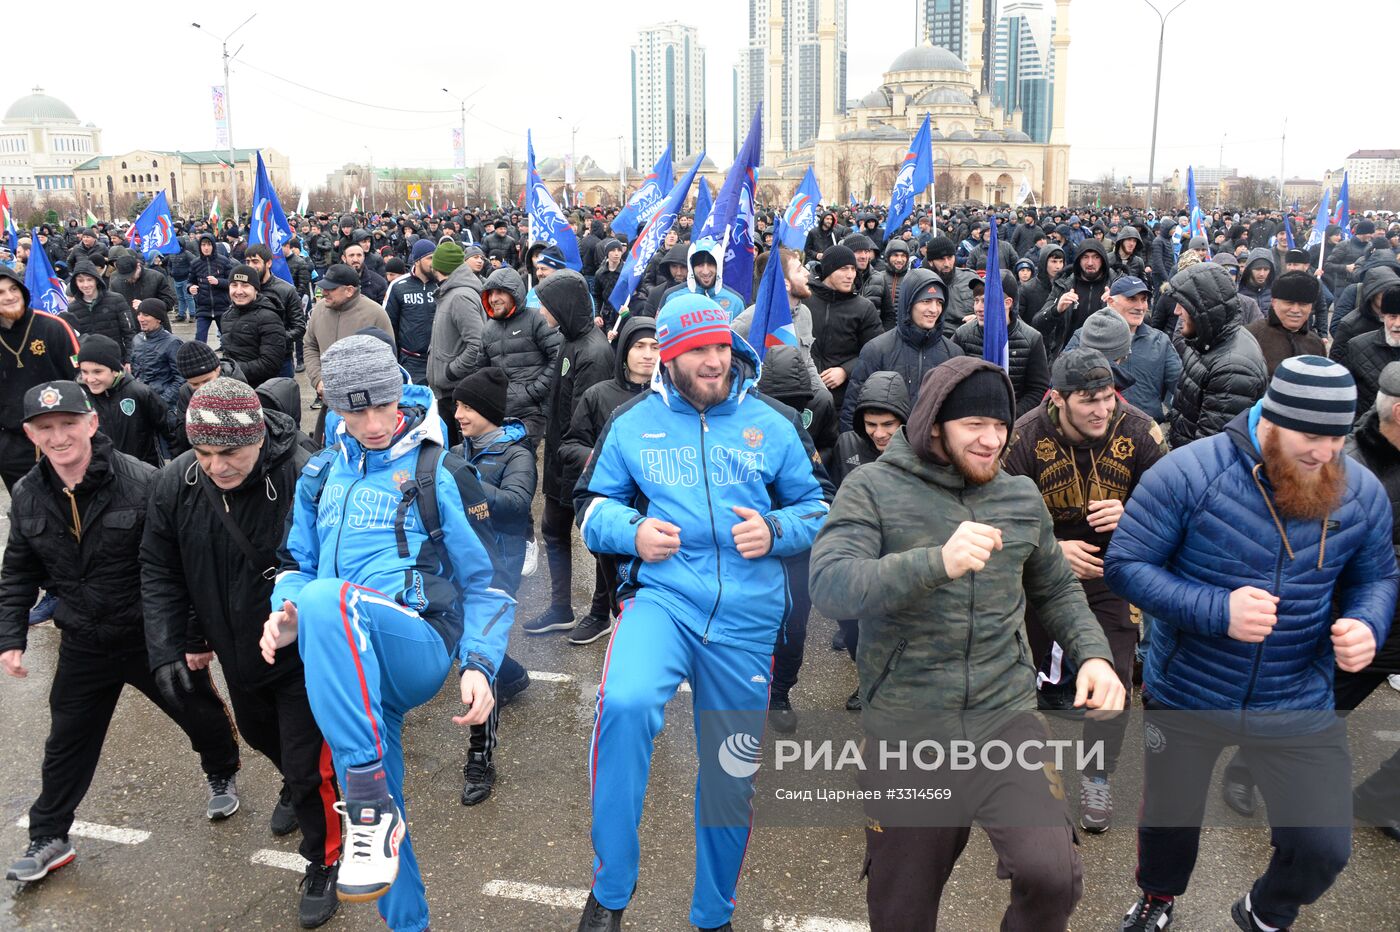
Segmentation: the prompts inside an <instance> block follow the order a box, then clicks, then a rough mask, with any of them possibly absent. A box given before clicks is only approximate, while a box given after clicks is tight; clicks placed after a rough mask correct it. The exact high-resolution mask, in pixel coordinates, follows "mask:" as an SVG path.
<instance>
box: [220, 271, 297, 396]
mask: <svg viewBox="0 0 1400 932" xmlns="http://www.w3.org/2000/svg"><path fill="white" fill-rule="evenodd" d="M220 343H221V344H222V345H221V346H220V349H221V350H222V351H223V354H224V358H226V359H232V360H233V361H234V362H236V363H238V364H239V365H240V366H242V367H243V374H244V376H245V378H246V379H247V381H248V384H249V385H251V386H253V387H254V388H257V387H258V386H259V385H261V384H262V383H264V382H266V381H267V380H268V379H270V378H272V377H273V376H274V375H276V374H277V373H278V371H279V370H281V368H282V362H283V360H285V359H286V358H287V329H286V326H285V325H284V324H283V323H282V315H281V314H280V313H279V312H278V310H277V307H276V305H275V304H273V302H272V299H271V297H270V296H268V295H264V294H260V295H258V296H257V297H256V298H255V299H253V303H251V304H248V305H245V306H243V307H239V306H237V305H229V309H228V310H227V311H225V312H224V319H223V335H222V336H221V337H220Z"/></svg>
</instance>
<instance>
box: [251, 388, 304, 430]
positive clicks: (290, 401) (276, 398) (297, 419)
mask: <svg viewBox="0 0 1400 932" xmlns="http://www.w3.org/2000/svg"><path fill="white" fill-rule="evenodd" d="M254 391H256V392H257V393H258V401H259V402H261V404H262V406H263V415H264V417H266V415H267V412H269V411H273V412H278V413H281V414H285V415H286V416H287V419H288V420H290V421H291V422H292V425H293V426H294V427H296V428H297V429H298V430H299V429H301V386H300V385H298V384H297V380H296V379H285V378H282V377H281V376H277V377H275V378H271V379H268V380H267V381H266V382H264V383H262V384H261V385H259V386H258V387H257V388H256V389H254ZM271 428H272V421H271V419H268V433H269V434H271Z"/></svg>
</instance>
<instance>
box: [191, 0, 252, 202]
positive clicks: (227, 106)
mask: <svg viewBox="0 0 1400 932" xmlns="http://www.w3.org/2000/svg"><path fill="white" fill-rule="evenodd" d="M257 15H258V14H257V13H253V14H252V15H250V16H249V17H248V18H247V19H245V20H244V21H243V22H241V23H239V24H238V28H237V29H234V30H233V32H231V33H229V34H228V35H226V36H220V35H218V34H216V33H214V32H212V31H211V30H207V29H205V28H204V27H203V26H201V25H200V24H199V23H190V25H191V26H193V27H194V28H196V29H198V30H200V31H201V32H208V33H209V34H210V35H211V36H213V37H214V38H216V39H218V40H219V43H220V46H221V47H222V49H223V56H224V120H225V122H227V123H228V168H229V172H228V179H229V188H230V195H229V200H230V202H231V204H232V206H233V215H232V216H233V222H234V223H237V222H238V163H237V162H235V161H234V157H233V95H232V94H230V93H229V77H228V63H229V59H231V58H234V57H236V56H237V55H238V53H239V52H241V51H243V46H241V45H240V46H239V47H238V48H237V49H235V50H234V52H233V54H232V55H230V54H229V53H228V42H229V40H230V39H232V38H233V37H234V34H235V33H237V32H238V30H239V29H242V28H243V27H244V26H246V25H248V24H249V23H251V22H252V21H253V17H254V16H257Z"/></svg>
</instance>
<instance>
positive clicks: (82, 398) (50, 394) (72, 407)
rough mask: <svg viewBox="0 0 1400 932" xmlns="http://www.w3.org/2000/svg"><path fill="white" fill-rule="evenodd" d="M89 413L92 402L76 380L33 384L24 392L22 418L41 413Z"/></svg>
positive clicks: (29, 418) (28, 418)
mask: <svg viewBox="0 0 1400 932" xmlns="http://www.w3.org/2000/svg"><path fill="white" fill-rule="evenodd" d="M54 413H64V414H91V413H92V402H90V401H88V396H87V392H85V391H83V387H82V386H81V385H79V384H78V383H77V382H67V381H54V382H44V383H43V384H41V385H35V386H34V387H33V388H31V389H30V390H29V391H27V392H25V393H24V419H25V420H26V421H29V420H32V419H34V418H36V417H38V416H39V415H41V414H54Z"/></svg>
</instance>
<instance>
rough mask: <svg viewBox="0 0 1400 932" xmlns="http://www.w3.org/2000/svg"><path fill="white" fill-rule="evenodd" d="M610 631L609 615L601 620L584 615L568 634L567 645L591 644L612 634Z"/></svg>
mask: <svg viewBox="0 0 1400 932" xmlns="http://www.w3.org/2000/svg"><path fill="white" fill-rule="evenodd" d="M612 629H613V620H612V616H611V615H604V616H602V617H601V618H600V617H598V616H597V615H584V616H583V617H582V618H581V619H579V623H578V624H576V625H574V630H572V631H570V632H569V643H570V644H592V643H593V642H594V641H596V640H598V639H599V638H604V637H607V636H608V635H609V634H612Z"/></svg>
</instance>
